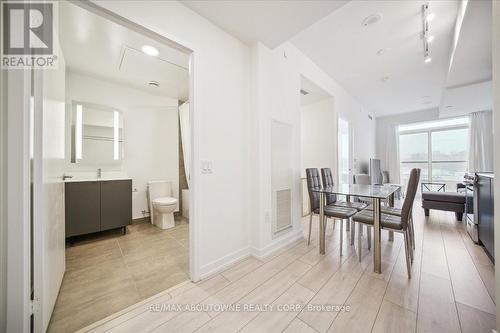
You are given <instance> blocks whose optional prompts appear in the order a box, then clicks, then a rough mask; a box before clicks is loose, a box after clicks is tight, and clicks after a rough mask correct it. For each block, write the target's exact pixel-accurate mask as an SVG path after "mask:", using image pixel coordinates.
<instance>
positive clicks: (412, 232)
mask: <svg viewBox="0 0 500 333" xmlns="http://www.w3.org/2000/svg"><path fill="white" fill-rule="evenodd" d="M410 217H411V243H412V245H413V249H414V250H415V225H414V224H413V212H412V215H411V216H410Z"/></svg>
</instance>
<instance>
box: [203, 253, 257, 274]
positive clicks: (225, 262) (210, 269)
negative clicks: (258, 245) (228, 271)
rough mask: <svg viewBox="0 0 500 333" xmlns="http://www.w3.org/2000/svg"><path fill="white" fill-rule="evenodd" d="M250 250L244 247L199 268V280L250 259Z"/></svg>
mask: <svg viewBox="0 0 500 333" xmlns="http://www.w3.org/2000/svg"><path fill="white" fill-rule="evenodd" d="M250 256H251V253H250V248H249V247H246V248H244V249H241V250H237V251H235V252H233V253H230V254H228V255H227V256H224V257H222V258H220V259H217V260H214V261H212V262H210V263H208V264H206V265H203V266H202V267H201V268H200V279H205V278H207V277H209V276H211V275H214V274H216V273H218V272H220V271H222V270H224V269H225V268H227V267H229V266H231V265H232V264H234V263H236V262H238V261H240V260H243V259H245V258H247V257H250Z"/></svg>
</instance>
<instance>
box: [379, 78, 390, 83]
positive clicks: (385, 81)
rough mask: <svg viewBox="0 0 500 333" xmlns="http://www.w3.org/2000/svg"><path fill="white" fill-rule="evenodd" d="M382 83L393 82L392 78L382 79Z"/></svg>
mask: <svg viewBox="0 0 500 333" xmlns="http://www.w3.org/2000/svg"><path fill="white" fill-rule="evenodd" d="M380 81H382V82H383V83H387V82H389V81H391V78H390V77H389V76H384V77H383V78H381V79H380Z"/></svg>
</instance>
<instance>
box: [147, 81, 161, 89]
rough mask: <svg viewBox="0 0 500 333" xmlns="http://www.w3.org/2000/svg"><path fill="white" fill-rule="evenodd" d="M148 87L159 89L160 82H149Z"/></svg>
mask: <svg viewBox="0 0 500 333" xmlns="http://www.w3.org/2000/svg"><path fill="white" fill-rule="evenodd" d="M148 85H149V86H150V87H155V88H158V87H159V86H160V82H158V81H149V82H148Z"/></svg>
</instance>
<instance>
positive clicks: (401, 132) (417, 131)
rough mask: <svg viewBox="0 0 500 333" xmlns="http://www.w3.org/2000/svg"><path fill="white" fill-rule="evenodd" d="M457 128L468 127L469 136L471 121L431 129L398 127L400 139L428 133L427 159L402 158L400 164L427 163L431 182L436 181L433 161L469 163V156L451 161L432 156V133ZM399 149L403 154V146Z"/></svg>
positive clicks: (428, 176)
mask: <svg viewBox="0 0 500 333" xmlns="http://www.w3.org/2000/svg"><path fill="white" fill-rule="evenodd" d="M460 118H462V117H460ZM464 118H465V117H464ZM402 125H403V124H402ZM404 125H407V124H404ZM457 129H467V130H468V131H469V132H468V134H467V136H469V135H470V123H468V124H466V125H464V124H457V125H444V126H439V127H433V128H429V129H415V130H400V129H399V128H398V134H399V136H398V140H400V137H401V135H406V134H421V133H426V134H427V161H425V160H422V161H402V160H400V161H399V164H400V165H401V164H406V165H411V164H416V163H421V164H424V163H425V164H427V178H428V179H427V181H429V182H433V181H434V180H433V177H432V164H433V163H466V164H467V163H468V162H469V161H468V158H467V157H466V159H465V160H449V161H445V160H433V158H432V133H434V132H444V131H449V130H457ZM398 146H399V145H398ZM398 149H399V154H400V155H401V147H398ZM467 149H468V148H467ZM467 154H468V152H467ZM466 156H467V155H466ZM465 172H467V170H464V173H465ZM421 181H422V180H421Z"/></svg>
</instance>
